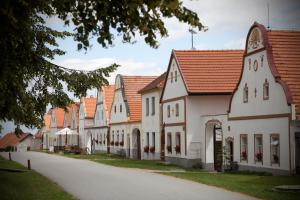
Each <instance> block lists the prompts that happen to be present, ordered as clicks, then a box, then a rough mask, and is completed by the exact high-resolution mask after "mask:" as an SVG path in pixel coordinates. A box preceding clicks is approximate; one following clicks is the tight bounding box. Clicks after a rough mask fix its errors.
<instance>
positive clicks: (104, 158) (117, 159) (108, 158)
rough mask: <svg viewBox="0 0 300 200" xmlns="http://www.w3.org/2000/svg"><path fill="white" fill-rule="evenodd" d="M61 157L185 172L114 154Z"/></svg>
mask: <svg viewBox="0 0 300 200" xmlns="http://www.w3.org/2000/svg"><path fill="white" fill-rule="evenodd" d="M60 155H63V156H66V157H70V158H77V159H86V160H91V161H94V162H98V163H102V164H107V165H112V166H115V167H124V168H138V169H148V170H161V171H170V170H181V171H182V170H184V169H183V168H181V167H178V166H175V165H171V164H166V163H164V162H161V161H153V160H131V159H127V158H124V157H122V156H119V155H114V154H104V153H100V154H92V155H78V154H60Z"/></svg>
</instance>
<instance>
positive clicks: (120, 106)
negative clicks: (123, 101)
mask: <svg viewBox="0 0 300 200" xmlns="http://www.w3.org/2000/svg"><path fill="white" fill-rule="evenodd" d="M121 112H122V105H120V113H121Z"/></svg>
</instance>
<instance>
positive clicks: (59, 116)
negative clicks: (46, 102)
mask: <svg viewBox="0 0 300 200" xmlns="http://www.w3.org/2000/svg"><path fill="white" fill-rule="evenodd" d="M52 112H54V114H55V118H56V128H63V127H64V116H65V110H64V109H63V108H58V107H56V108H53V109H52Z"/></svg>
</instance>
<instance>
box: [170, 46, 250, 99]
mask: <svg viewBox="0 0 300 200" xmlns="http://www.w3.org/2000/svg"><path fill="white" fill-rule="evenodd" d="M243 53H244V51H243V50H173V52H172V56H174V58H175V59H176V62H177V64H178V66H179V70H180V72H181V74H182V76H183V79H184V82H185V85H186V89H187V91H188V93H189V94H211V93H213V94H215V93H219V94H225V93H226V94H231V93H232V92H233V90H234V89H235V86H236V84H237V83H238V80H239V77H240V74H241V69H242V61H243Z"/></svg>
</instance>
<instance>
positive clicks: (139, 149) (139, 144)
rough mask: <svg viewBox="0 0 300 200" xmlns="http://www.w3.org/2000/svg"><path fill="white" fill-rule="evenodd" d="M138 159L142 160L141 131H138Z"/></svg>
mask: <svg viewBox="0 0 300 200" xmlns="http://www.w3.org/2000/svg"><path fill="white" fill-rule="evenodd" d="M136 139H137V159H138V160H141V134H140V130H138V131H137V137H136Z"/></svg>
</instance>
